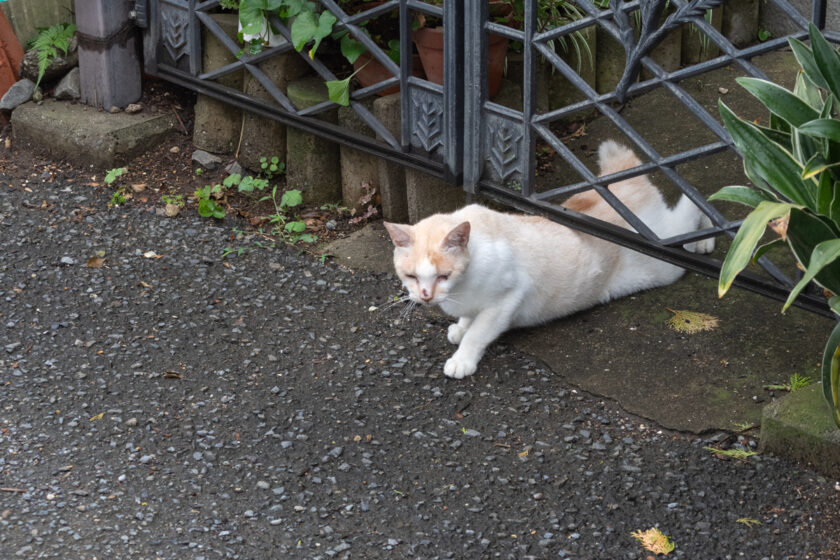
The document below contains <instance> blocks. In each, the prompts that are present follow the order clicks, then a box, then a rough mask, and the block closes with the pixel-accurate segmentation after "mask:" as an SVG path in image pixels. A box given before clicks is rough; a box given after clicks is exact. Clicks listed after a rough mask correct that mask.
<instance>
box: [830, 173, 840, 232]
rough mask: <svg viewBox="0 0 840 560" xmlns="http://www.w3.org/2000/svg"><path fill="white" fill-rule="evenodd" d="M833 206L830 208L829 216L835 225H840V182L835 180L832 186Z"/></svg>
mask: <svg viewBox="0 0 840 560" xmlns="http://www.w3.org/2000/svg"><path fill="white" fill-rule="evenodd" d="M832 191H833V195H832V197H831V207H830V208H829V209H828V217H829V219H831V221H832V222H834V224H835V226H838V227H840V183H837V182H835V183H834V186H833V187H832Z"/></svg>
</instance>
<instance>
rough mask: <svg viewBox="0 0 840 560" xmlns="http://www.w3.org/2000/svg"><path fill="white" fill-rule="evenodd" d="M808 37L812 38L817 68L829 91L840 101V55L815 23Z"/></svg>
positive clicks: (812, 50) (811, 26)
mask: <svg viewBox="0 0 840 560" xmlns="http://www.w3.org/2000/svg"><path fill="white" fill-rule="evenodd" d="M808 35H809V36H810V37H811V52H813V53H814V61H815V62H816V65H817V68H819V69H820V74H822V76H823V78H824V79H825V83H826V84H827V85H828V89H829V91H831V93H832V94H834V97H836V98H838V99H840V55H838V54H837V52H836V51H835V50H834V48H832V46H831V45H830V44H829V42H828V41H826V40H825V37H823V36H822V33H820V31H819V29H817V27H816V26H815V25H814V24H813V23H812V24H811V25H810V26H809V28H808Z"/></svg>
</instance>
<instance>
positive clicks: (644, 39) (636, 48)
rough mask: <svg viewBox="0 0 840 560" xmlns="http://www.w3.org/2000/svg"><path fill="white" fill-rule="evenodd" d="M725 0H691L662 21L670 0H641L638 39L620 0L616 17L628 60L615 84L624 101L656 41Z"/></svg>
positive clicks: (614, 18)
mask: <svg viewBox="0 0 840 560" xmlns="http://www.w3.org/2000/svg"><path fill="white" fill-rule="evenodd" d="M722 2H723V0H690V1H689V2H688V3H687V4H684V5H683V6H681V7H679V8H677V9H676V10H674V13H672V14H671V15H669V16H668V17H667V18H665V21H664V22H662V25H659V21H660V20H661V18H662V12H663V11H664V10H665V7H666V5H667V3H668V0H640V1H639V13H640V15H641V18H640V20H641V21H640V24H641V26H640V29H639V40H638V41H636V40H634V38H635V29H634V28H633V25H632V24H631V22H630V18H629V17H628V15H627V12H626V11H624V9H623V8H624V5H625V4H626V1H625V0H620V1H619V2H617V3H616V5H615V6H614V7H613V20H614V21H615V23H616V25H618V28H619V33H620V36H621V43H622V45H623V46H624V50H625V51H626V52H627V62H626V64H625V66H624V75H622V77H621V80H620V81H619V82H618V85H617V86H616V88H615V93H616V97H617V98H618V100H619V101H624V98H625V95H626V94H627V88H629V87H630V85H631V84H633V82H635V81H636V78H638V77H639V71H640V70H641V64H642V58H644V57H645V56H647V55H648V54H650V52H651V51H652V50H653V49H654V48H656V45H658V44H659V43H661V42H662V40H663V39H665V37H666V36H667V35H668V34H669V33H670V32H671V31H673V30H674V29H676V28H678V27H680V26H681V25H683V24H685V23H690V22H692V21H693V20H696V19H697V18H698V17H703V14H704V13H705V12H706V10H711V9H712V8H715V7H717V6H719V5H720V4H721V3H722Z"/></svg>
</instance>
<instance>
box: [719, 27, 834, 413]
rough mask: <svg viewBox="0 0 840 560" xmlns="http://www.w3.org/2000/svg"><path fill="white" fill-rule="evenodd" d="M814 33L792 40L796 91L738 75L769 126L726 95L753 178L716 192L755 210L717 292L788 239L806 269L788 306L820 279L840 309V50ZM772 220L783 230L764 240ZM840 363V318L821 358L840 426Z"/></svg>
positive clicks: (728, 121)
mask: <svg viewBox="0 0 840 560" xmlns="http://www.w3.org/2000/svg"><path fill="white" fill-rule="evenodd" d="M810 38H811V47H808V46H807V45H806V44H805V43H803V42H801V41H799V40H797V39H794V38H791V39H790V40H789V41H790V46H791V48H792V49H793V52H794V54H795V56H796V59H797V61H798V62H799V64H800V66H801V71H800V72H799V74H798V75H797V79H796V85H795V87H794V89H793V91H789V90H787V89H785V88H783V87H781V86H778V85H776V84H774V83H772V82H768V81H766V80H760V79H757V78H740V79H739V80H738V82H739V83H740V84H741V85H742V86H743V87H744V88H745V89H746V90H747V91H749V92H750V93H751V94H752V95H753V96H755V97H756V98H757V99H758V100H759V101H760V102H761V103H762V104H763V105H764V106H765V107H766V108H767V109H768V110H769V111H770V122H769V127H762V126H759V125H757V124H755V123H753V122H751V121H748V120H746V119H744V118H740V117H738V116H736V115H735V113H733V112H732V111H731V110H730V109H729V107H727V106H726V104H724V103H723V102H722V101H720V102H719V106H720V113H721V117H722V118H723V122H724V125H725V126H726V128H727V130H728V131H729V133H730V134H731V135H732V138H733V140H734V141H735V145H736V146H737V147H738V150H739V151H740V152H741V154H742V155H743V158H744V170H745V173H746V175H747V177H748V178H749V179H750V181H751V182H752V186H729V187H724V188H723V189H721V190H720V191H718V192H717V193H715V194H714V195H713V196H712V197H710V200H727V201H730V202H737V203H740V204H744V205H747V206H749V207H751V208H752V211H751V212H750V213H749V215H748V216H747V218H746V219H745V220H744V223H743V224H742V225H741V227H740V228H739V230H738V233H737V235H736V236H735V239H734V240H733V242H732V246H731V247H730V249H729V251H728V252H727V255H726V259H725V260H724V263H723V268H722V269H721V273H720V281H719V286H718V293H719V295H720V296H721V297H722V296H723V295H724V294H725V293H726V292H727V291H728V290H729V288H730V286H731V285H732V282H733V281H734V279H735V277H736V276H737V275H738V274H739V273H740V272H741V271H742V270H743V269H744V268H746V267H747V265H749V263H750V261H754V260H755V259H757V258H758V257H759V256H761V255H762V254H764V253H765V252H766V251H767V250H769V249H770V248H771V247H774V246H777V245H780V244H782V245H784V244H786V245H787V247H788V248H789V249H790V251H791V252H792V254H793V256H794V257H795V258H796V260H797V262H798V264H799V266H800V267H801V269H802V270H803V271H804V274H803V276H802V278H801V279H800V281H799V282H798V283H797V284H796V286H794V287H793V289H792V290H791V292H790V296H789V297H788V300H787V301H786V302H785V304H784V307H783V310H786V309H787V308H788V307H789V306H790V305H791V304H792V303H793V301H794V300H795V299H796V297H797V296H798V295H799V294H800V293H801V292H802V290H803V289H805V288H806V287H807V286H808V285H809V283H811V282H812V281H813V282H816V283H817V284H818V285H819V286H821V287H822V288H823V289H824V290H825V294H826V297H828V298H829V299H828V305H829V306H830V307H831V310H832V311H834V313H836V314H838V315H840V296H838V294H840V119H838V107H839V105H838V104H840V52H838V50H837V49H836V48H835V47H833V46H832V45H831V44H829V43H828V41H826V39H825V38H824V37H823V35H822V34H821V33H820V32H819V30H818V29H817V28H816V27H815V26H813V25H811V27H810ZM768 225H769V226H770V227H771V229H772V230H773V231H775V232H776V234H777V235H778V237H777V238H776V239H774V240H772V241H770V242H769V243H766V244H764V245H761V246H760V247H759V246H758V245H759V243H760V242H761V239H762V237H763V236H764V234H765V231H766V228H767V226H768ZM839 368H840V323H838V325H837V326H836V327H835V328H834V331H833V332H832V333H831V335H830V336H829V339H828V343H827V345H826V348H825V352H824V356H823V362H822V383H823V394H824V396H825V398H826V400H827V402H828V403H829V405H830V406H831V410H832V415H833V417H834V421H835V423H836V424H837V425H838V427H840V373H838V371H840V369H839Z"/></svg>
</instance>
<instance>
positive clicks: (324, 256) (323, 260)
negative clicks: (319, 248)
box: [318, 253, 335, 264]
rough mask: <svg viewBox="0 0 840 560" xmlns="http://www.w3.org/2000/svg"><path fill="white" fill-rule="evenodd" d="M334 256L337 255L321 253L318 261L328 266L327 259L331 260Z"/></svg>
mask: <svg viewBox="0 0 840 560" xmlns="http://www.w3.org/2000/svg"><path fill="white" fill-rule="evenodd" d="M334 256H335V255H333V254H332V253H321V254H320V255H318V259H319V260H320V261H321V264H326V263H327V259H331V258H333V257H334Z"/></svg>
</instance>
